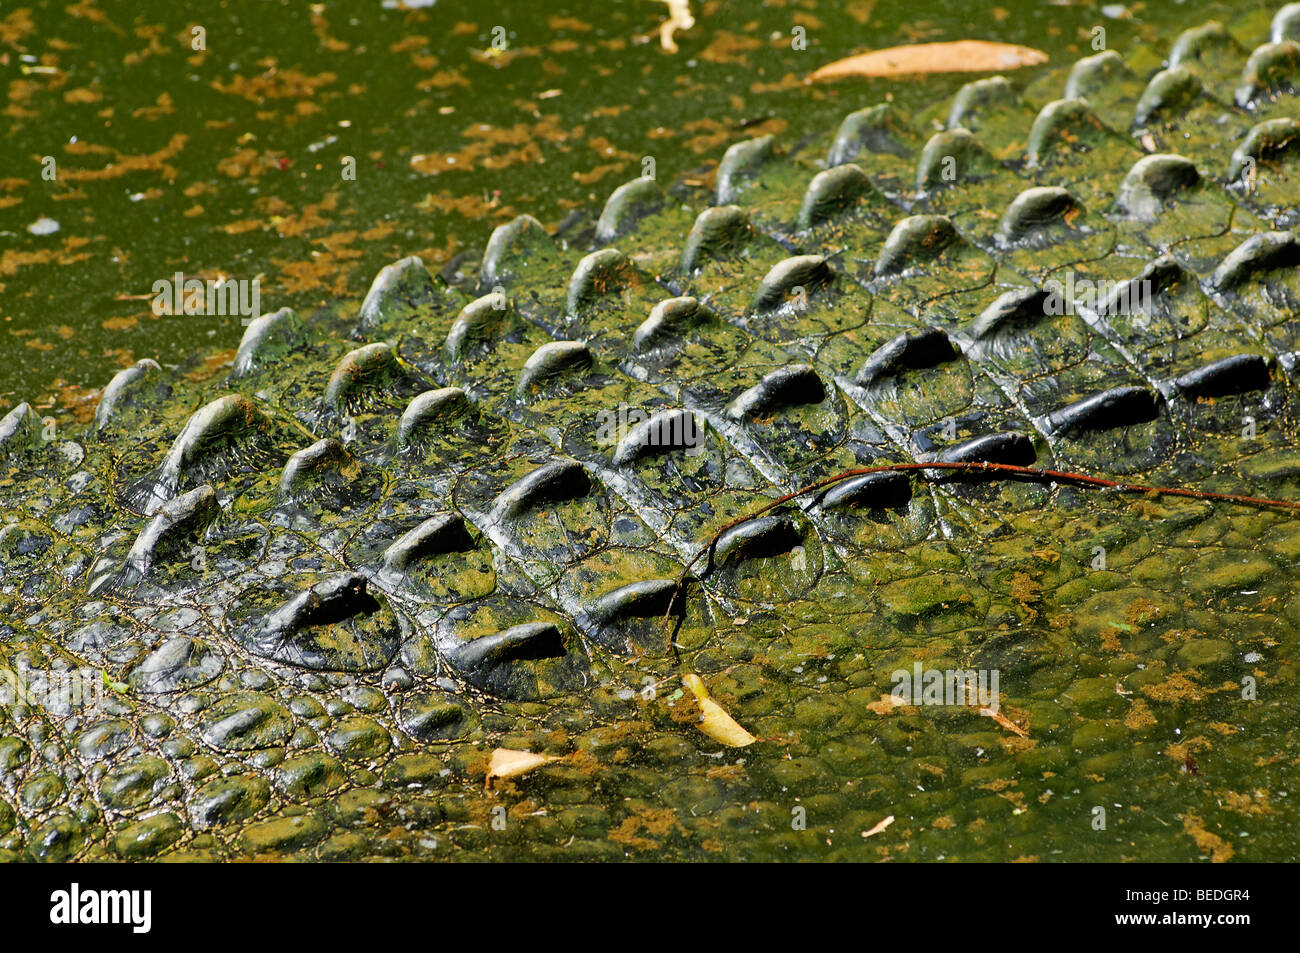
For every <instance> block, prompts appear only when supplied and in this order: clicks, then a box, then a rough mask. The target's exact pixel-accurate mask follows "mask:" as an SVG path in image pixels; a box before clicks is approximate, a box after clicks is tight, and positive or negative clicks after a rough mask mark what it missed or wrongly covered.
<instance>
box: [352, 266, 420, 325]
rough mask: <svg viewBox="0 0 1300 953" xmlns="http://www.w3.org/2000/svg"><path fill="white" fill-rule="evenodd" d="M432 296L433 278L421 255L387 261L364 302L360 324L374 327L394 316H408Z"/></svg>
mask: <svg viewBox="0 0 1300 953" xmlns="http://www.w3.org/2000/svg"><path fill="white" fill-rule="evenodd" d="M433 296H434V286H433V278H432V277H431V276H430V275H429V269H428V268H426V267H425V266H424V261H423V259H421V258H420V257H419V256H418V255H411V256H410V257H409V258H403V259H401V260H400V261H396V262H393V264H391V265H385V266H384V267H383V268H381V269H379V274H377V275H375V280H374V281H373V282H371V283H370V290H369V291H368V292H366V297H365V300H364V301H362V302H361V322H360V323H361V327H362V328H363V329H365V330H373V329H376V328H379V327H381V326H382V325H384V324H385V323H387V322H389V321H392V320H393V319H394V318H400V317H405V316H406V315H407V314H409V313H410V312H412V311H414V310H416V309H417V308H419V307H421V306H422V305H425V304H427V303H428V302H429V301H431V300H432V299H433Z"/></svg>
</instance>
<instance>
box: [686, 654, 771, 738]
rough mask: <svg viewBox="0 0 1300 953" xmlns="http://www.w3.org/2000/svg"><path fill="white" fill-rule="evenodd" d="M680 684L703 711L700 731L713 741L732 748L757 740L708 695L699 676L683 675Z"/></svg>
mask: <svg viewBox="0 0 1300 953" xmlns="http://www.w3.org/2000/svg"><path fill="white" fill-rule="evenodd" d="M682 684H683V685H685V686H686V687H687V688H688V689H690V691H691V694H692V695H694V696H695V700H696V701H697V702H698V703H699V706H700V711H701V712H702V713H703V716H702V717H701V718H700V723H699V729H700V731H702V732H704V733H705V734H706V735H708V736H709V737H710V738H712V739H713V740H714V741H720V742H722V743H723V744H724V745H730V746H731V747H733V748H743V747H745V746H746V745H752V744H753V743H754V742H755V741H757V740H758V739H757V738H755V737H754V736H753V735H751V734H750V733H749V732H748V731H746V730H745V729H744V728H742V727H741V726H740V725H739V724H738V723H737V722H736V720H735V719H734V718H732V717H731V716H730V715H728V714H727V710H726V709H725V708H723V707H722V706H721V705H719V704H718V703H717V702H715V701H714V700H713V699H712V698H710V697H709V690H708V689H707V688H705V687H704V680H703V679H701V678H700V676H698V675H696V674H694V673H692V674H690V675H683V676H682Z"/></svg>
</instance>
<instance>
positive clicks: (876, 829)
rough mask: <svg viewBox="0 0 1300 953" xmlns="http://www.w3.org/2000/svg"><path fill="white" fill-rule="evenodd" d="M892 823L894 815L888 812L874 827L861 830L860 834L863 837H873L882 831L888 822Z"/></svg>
mask: <svg viewBox="0 0 1300 953" xmlns="http://www.w3.org/2000/svg"><path fill="white" fill-rule="evenodd" d="M892 823H894V815H893V814H890V815H889V816H888V817H886V818H885V819H884V820H883V821H881V822H880V823H879V824H877V825H876V826H875V827H873V828H871V830H869V831H863V832H862V836H863V837H875V836H876V835H877V834H879V833H880V832H881V831H883V830H884V829H885V828H886V827H888V826H889V825H890V824H892Z"/></svg>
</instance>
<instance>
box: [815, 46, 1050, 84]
mask: <svg viewBox="0 0 1300 953" xmlns="http://www.w3.org/2000/svg"><path fill="white" fill-rule="evenodd" d="M1046 62H1047V54H1046V53H1044V52H1043V51H1042V50H1035V49H1031V48H1030V47H1028V46H1017V45H1016V44H1014V43H989V42H986V41H984V40H955V41H952V42H950V43H916V44H913V45H911V46H891V47H889V48H888V49H884V50H872V51H871V52H869V53H859V54H858V55H857V56H850V57H847V58H845V59H842V60H836V61H835V62H834V63H827V64H826V65H825V66H823V67H822V68H821V69H819V70H817V71H816V72H814V73H813V74H812V75H811V76H810V77H808V78H809V79H810V80H811V81H813V82H822V81H825V80H834V79H844V78H845V77H849V76H910V75H915V74H917V73H984V72H997V71H999V70H1009V69H1018V68H1019V67H1021V66H1033V65H1034V64H1036V63H1046Z"/></svg>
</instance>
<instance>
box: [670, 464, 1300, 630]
mask: <svg viewBox="0 0 1300 953" xmlns="http://www.w3.org/2000/svg"><path fill="white" fill-rule="evenodd" d="M917 470H957V471H960V472H962V473H1004V474H1007V475H1009V476H1018V477H1027V478H1029V479H1033V480H1038V481H1047V482H1053V483H1072V484H1075V485H1078V486H1097V487H1103V488H1105V489H1110V490H1117V491H1119V492H1120V493H1158V494H1160V495H1162V496H1181V497H1185V498H1187V499H1192V500H1215V501H1217V502H1220V503H1241V504H1244V505H1246V506H1264V507H1278V508H1281V509H1288V510H1300V501H1296V500H1273V499H1269V498H1268V497H1263V496H1244V495H1241V494H1237V493H1213V492H1211V491H1209V490H1187V489H1183V488H1181V487H1170V486H1146V485H1144V484H1141V483H1124V482H1121V481H1119V480H1108V479H1106V478H1105V477H1096V476H1089V475H1088V474H1086V473H1071V472H1069V471H1066V470H1042V469H1038V468H1036V467H1022V466H1018V465H1016V464H1014V463H987V462H984V461H966V462H961V463H940V462H937V461H936V462H933V463H886V464H882V465H880V466H874V467H857V468H855V469H852V470H844V471H843V472H841V473H837V474H835V475H834V476H828V477H824V478H823V479H821V480H817V481H816V482H814V483H809V484H808V485H807V486H802V487H800V488H799V489H797V490H794V491H793V492H791V493H787V494H785V496H781V497H778V498H777V499H775V500H772V501H770V502H768V503H766V504H764V505H763V506H760V507H759V508H758V509H756V510H754V511H753V512H752V513H747V514H745V515H744V516H742V517H740V518H738V519H734V520H732V521H731V522H730V523H728V524H726V525H725V526H723V527H722V528H721V529H719V530H718V531H717V532H715V533H714V534H713V535H712V536H710V537H709V541H708V542H707V543H705V544H704V545H703V546H702V547H701V548H700V550H699V552H697V553H696V554H695V555H694V556H692V557H691V561H690V562H688V563H687V564H686V566H685V567H684V568H683V569H682V571H681V574H680V575H679V576H678V577H677V586H676V587H675V588H674V589H673V594H672V597H671V598H670V599H669V600H668V609H667V610H666V611H665V612H664V634H665V637H666V638H668V640H669V642H670V644H671V645H672V647H673V649H674V650H675V649H676V647H677V646H676V643H675V642H673V641H672V638H671V635H670V628H671V617H672V612H673V608H674V607H675V606H676V604H677V597H678V596H679V595H680V594H681V593H682V591H683V589H684V588H685V585H686V577H687V575H688V574H689V573H690V571H691V567H692V566H694V565H695V564H696V563H697V562H699V561H700V557H701V556H703V555H705V554H706V553H710V552H712V551H713V547H714V546H716V545H717V544H718V540H720V539H721V538H722V536H723V534H724V533H726V532H727V531H728V530H730V529H733V528H734V527H736V526H739V525H740V524H742V523H747V522H749V521H750V520H752V519H757V518H758V517H760V516H762V515H763V514H764V513H766V512H768V511H769V510H773V509H776V508H777V507H778V506H781V505H783V504H785V503H789V502H790V501H791V500H793V499H797V498H798V497H801V496H805V495H807V494H809V493H812V492H813V491H815V490H820V489H823V488H824V487H828V486H832V485H834V484H836V483H839V482H841V481H843V480H847V479H849V478H850V477H856V476H867V475H869V474H872V473H908V472H915V471H917Z"/></svg>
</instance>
